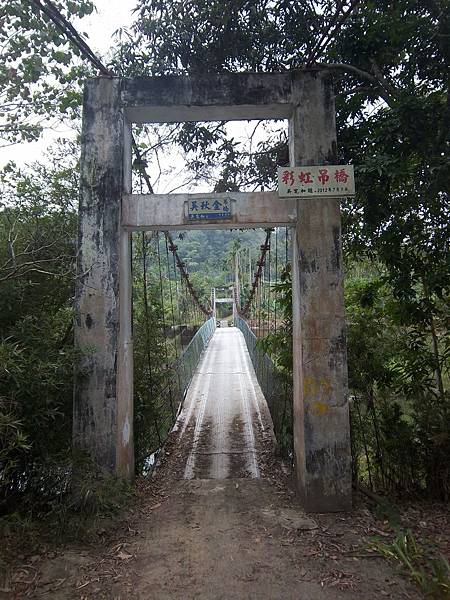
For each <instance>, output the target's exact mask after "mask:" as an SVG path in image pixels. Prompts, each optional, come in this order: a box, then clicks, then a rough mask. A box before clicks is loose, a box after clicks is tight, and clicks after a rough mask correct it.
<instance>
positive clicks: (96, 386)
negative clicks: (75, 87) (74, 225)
mask: <svg viewBox="0 0 450 600" xmlns="http://www.w3.org/2000/svg"><path fill="white" fill-rule="evenodd" d="M126 130H127V127H126V125H125V122H124V116H123V110H122V108H121V102H120V82H119V80H118V79H110V78H104V77H103V78H97V79H93V80H90V81H88V82H87V84H86V88H85V95H84V107H83V132H82V156H81V193H80V211H79V242H78V243H79V255H78V265H77V270H78V277H77V289H76V299H75V311H76V316H75V345H76V349H77V351H78V353H79V354H78V357H77V363H76V366H75V391H74V424H73V441H74V446H75V448H78V449H81V450H84V451H87V452H88V453H89V454H90V455H91V456H92V457H93V458H94V459H95V461H96V462H97V463H98V464H99V466H101V467H102V468H104V469H105V470H107V471H119V472H122V473H123V474H124V475H126V476H128V477H130V476H131V475H132V473H133V444H132V441H133V432H132V425H133V415H132V404H131V401H132V385H131V383H132V382H131V379H130V377H129V373H130V372H131V373H132V368H131V365H130V361H131V358H132V348H131V339H130V335H131V334H130V331H128V332H127V328H128V330H129V319H130V315H129V313H130V305H129V304H128V310H127V306H126V304H127V303H128V302H129V293H130V292H129V290H130V281H129V275H128V273H129V266H128V265H127V264H126V263H127V261H128V260H129V251H128V234H123V233H121V214H120V210H121V198H122V194H123V192H124V189H126V188H127V186H128V187H129V176H128V177H127V178H125V177H124V160H125V159H126V158H128V159H129V152H125V139H124V136H125V132H126ZM127 139H128V142H130V139H129V135H128V136H127ZM125 179H126V181H125ZM121 277H122V279H123V278H125V283H126V286H125V288H124V287H123V286H122V290H120V289H119V288H120V279H121ZM119 293H120V298H119ZM120 302H122V304H123V305H124V306H122V314H123V315H126V314H127V313H128V321H127V320H126V319H125V320H124V322H123V323H122V325H123V326H122V328H120V327H119V321H120V310H121V309H120ZM119 377H120V379H121V381H122V385H118V380H119Z"/></svg>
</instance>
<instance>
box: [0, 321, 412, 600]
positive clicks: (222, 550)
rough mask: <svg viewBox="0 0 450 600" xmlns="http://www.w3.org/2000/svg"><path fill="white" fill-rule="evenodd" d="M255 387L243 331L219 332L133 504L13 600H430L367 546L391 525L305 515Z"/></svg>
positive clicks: (24, 578) (30, 580)
mask: <svg viewBox="0 0 450 600" xmlns="http://www.w3.org/2000/svg"><path fill="white" fill-rule="evenodd" d="M254 384H255V381H254V372H253V371H252V368H251V365H250V363H249V359H248V354H247V351H246V348H245V346H243V345H242V340H241V334H240V333H239V332H238V331H237V330H232V329H230V330H226V329H224V330H219V331H218V332H217V334H216V335H215V336H214V338H213V340H212V342H211V344H210V347H209V349H208V352H207V353H206V354H205V356H204V357H203V360H202V361H201V363H200V365H199V369H198V372H197V374H196V376H195V377H194V379H193V382H192V384H191V388H190V391H189V394H188V397H187V400H186V405H185V409H184V411H183V413H182V415H181V419H180V421H179V422H178V424H177V427H176V431H175V432H174V433H173V434H172V436H171V439H170V441H169V443H168V444H167V446H166V454H165V457H164V459H163V461H162V464H161V465H160V467H159V468H158V469H157V471H156V474H155V476H154V477H153V479H152V480H151V481H145V482H140V483H139V496H140V497H139V501H138V503H137V506H136V507H135V508H134V510H133V511H131V512H130V513H129V514H128V515H127V517H126V518H125V519H124V520H123V521H122V522H121V523H120V524H119V525H115V526H114V528H100V529H99V531H98V532H97V538H98V539H97V540H96V542H95V543H91V544H86V545H84V546H79V545H78V546H68V547H66V548H64V549H62V550H59V551H52V552H51V553H49V552H46V553H43V554H42V555H38V556H32V557H27V558H25V560H24V561H22V564H21V566H20V567H18V568H17V570H16V571H15V573H14V574H13V583H12V586H11V591H10V592H9V593H6V592H5V593H6V595H5V593H4V595H3V597H7V598H26V597H32V598H49V599H53V600H63V599H79V600H81V599H94V598H95V599H106V600H113V599H117V600H126V599H129V598H136V599H151V600H172V599H173V600H178V599H179V600H189V599H194V598H195V599H199V600H220V599H224V600H225V599H242V600H244V599H255V600H256V599H258V600H269V599H270V600H272V599H283V600H291V599H292V600H316V599H317V600H341V599H342V600H344V599H357V600H375V599H376V600H379V599H380V597H381V598H392V599H395V600H400V599H406V598H409V599H416V598H421V597H422V596H421V595H420V594H419V593H418V592H417V590H416V589H414V588H412V586H410V585H409V584H408V583H407V582H406V581H405V580H404V579H403V578H401V577H400V576H399V575H398V574H396V573H395V572H394V571H393V570H392V569H391V567H390V566H389V565H388V564H387V563H386V562H385V561H384V560H383V559H381V558H378V557H376V555H375V554H373V553H370V552H368V551H367V548H368V541H369V539H370V537H372V536H374V535H381V536H383V535H385V532H384V531H383V530H382V529H380V527H382V525H380V522H379V521H376V520H375V519H374V517H373V516H372V515H371V513H370V512H369V511H368V510H367V508H366V507H365V506H364V504H360V505H356V507H355V509H354V510H353V511H352V512H351V513H349V514H336V515H305V514H304V513H303V511H302V510H301V507H300V506H299V504H298V502H297V500H296V498H295V495H294V493H293V492H292V489H291V487H292V486H291V483H290V481H289V478H288V477H286V476H285V475H284V473H283V469H282V465H281V464H280V463H279V462H278V461H277V460H276V459H275V458H274V454H273V439H272V436H271V433H270V419H269V418H268V413H267V407H266V406H265V402H264V399H263V397H262V395H261V391H260V389H259V387H258V386H256V387H255V385H254ZM105 529H106V530H105ZM13 590H14V591H13ZM0 597H2V594H1V592H0Z"/></svg>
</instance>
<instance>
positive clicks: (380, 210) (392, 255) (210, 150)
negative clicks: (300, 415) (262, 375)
mask: <svg viewBox="0 0 450 600" xmlns="http://www.w3.org/2000/svg"><path fill="white" fill-rule="evenodd" d="M55 4H56V5H57V6H58V7H59V9H60V10H61V12H62V13H63V14H64V15H66V16H67V17H68V18H69V19H72V20H73V19H74V18H75V17H77V18H79V19H81V23H82V18H83V16H86V15H89V14H90V13H91V12H92V11H93V10H94V5H95V2H91V1H89V0H70V1H69V0H59V1H58V2H55ZM333 5H334V3H333V2H329V1H328V0H320V1H318V2H309V1H308V2H307V1H300V2H296V3H293V2H288V1H284V0H283V1H276V2H268V1H259V2H242V1H234V0H233V1H231V2H227V3H223V2H218V1H216V0H214V1H211V0H209V1H208V2H204V1H203V0H196V1H194V2H185V0H174V1H173V2H171V3H166V2H161V1H160V0H136V10H135V13H134V15H135V21H134V24H133V25H132V26H131V27H130V28H129V29H126V30H125V29H123V30H120V31H119V32H118V33H117V35H116V37H115V41H114V45H113V46H112V47H111V50H110V52H109V54H108V55H107V56H105V57H102V58H103V59H104V61H106V63H107V66H108V68H109V69H111V72H113V73H115V74H118V75H124V76H136V75H139V76H140V75H162V74H178V75H181V74H195V73H220V72H230V71H231V72H238V71H256V72H267V71H284V70H286V69H296V68H301V67H302V66H304V64H305V62H306V60H307V59H308V57H311V56H312V57H313V59H314V62H315V63H317V64H324V65H325V64H327V65H328V67H329V68H330V70H331V71H332V73H333V75H334V83H335V92H336V107H337V128H338V146H339V160H340V162H342V163H350V164H353V165H354V166H355V172H356V186H357V193H356V197H355V198H351V199H350V198H349V199H345V200H344V201H343V203H342V218H343V239H344V255H345V270H346V283H345V299H346V313H347V342H348V364H349V388H350V391H349V393H350V402H351V425H352V452H353V477H354V480H355V482H357V481H358V482H359V483H360V484H361V485H365V486H367V487H370V488H371V489H372V491H374V492H377V493H381V494H387V495H391V497H396V498H404V497H411V496H413V497H420V498H428V499H433V500H438V501H448V500H449V499H450V466H449V460H448V457H449V455H450V426H449V424H450V390H449V384H450V372H449V367H450V327H449V325H450V297H449V292H450V253H449V239H450V235H449V233H450V231H449V217H450V202H449V188H450V186H449V184H450V155H449V147H450V140H449V133H450V90H449V83H450V81H449V71H448V65H449V64H450V4H449V2H448V0H417V1H412V0H398V1H397V2H389V1H387V0H381V1H379V2H370V1H363V2H360V3H359V4H358V7H357V8H356V9H355V10H354V11H353V12H352V14H351V15H350V16H349V18H348V19H347V20H346V21H345V22H343V23H342V24H341V25H340V27H339V31H338V32H336V34H335V35H334V36H330V39H328V40H327V39H326V38H325V39H322V37H321V32H322V31H323V28H324V21H325V22H328V21H329V20H331V17H332V15H333V10H332V8H333ZM0 23H1V25H0V42H1V49H0V55H1V58H2V61H1V63H2V64H1V65H0V88H1V89H0V103H1V109H0V113H1V114H0V117H1V123H0V133H1V135H2V138H3V140H4V144H5V145H8V144H20V143H24V144H25V143H27V142H29V141H32V140H36V139H38V138H39V137H40V136H41V135H43V131H44V126H45V123H51V122H53V121H57V122H66V123H67V122H70V123H71V126H72V127H74V128H75V129H76V130H77V132H78V133H79V131H80V118H81V98H82V85H83V81H84V79H85V78H86V77H90V76H95V75H96V70H95V68H94V67H93V66H92V65H91V64H90V63H89V62H88V61H87V60H85V58H84V57H83V56H82V55H81V53H80V51H79V50H78V49H77V48H76V47H74V46H73V45H72V44H71V43H70V42H69V41H68V40H67V39H66V38H65V36H64V35H63V34H62V33H61V32H60V31H58V30H57V29H55V27H54V25H53V24H52V23H51V22H50V21H48V19H45V18H43V16H42V15H41V14H40V11H39V10H38V9H37V8H36V6H35V5H34V4H33V3H28V2H22V1H21V0H12V1H11V2H8V3H6V4H5V5H3V6H2V7H1V8H0ZM321 39H322V42H323V43H320V44H319V45H318V44H317V42H318V40H321ZM261 129H262V130H264V131H263V133H261V135H260V137H259V138H258V137H257V136H255V141H254V143H253V145H252V146H251V148H250V149H249V148H248V146H245V145H243V144H242V143H240V142H239V141H238V140H237V139H234V137H233V135H232V134H231V133H230V130H229V129H227V126H226V124H225V123H198V124H194V123H186V124H182V125H180V124H174V125H170V126H165V128H158V127H156V126H142V127H141V126H140V127H136V128H135V135H136V137H137V139H138V146H139V148H140V151H141V154H142V156H143V162H142V161H141V162H139V161H138V160H136V161H135V164H134V167H135V179H134V182H135V187H136V189H139V185H140V189H141V190H142V189H143V186H144V191H147V190H145V184H143V182H142V176H141V175H142V173H141V170H142V168H143V166H142V165H143V164H144V165H145V167H146V168H147V169H148V171H149V173H150V174H151V177H152V184H155V189H156V188H157V186H158V181H159V180H160V178H162V177H163V176H164V173H161V171H160V170H159V171H158V166H157V165H158V162H159V158H160V156H162V155H164V152H169V151H170V149H171V148H172V149H173V148H176V149H177V152H179V153H180V154H181V155H182V156H183V160H184V166H183V169H184V172H185V182H186V186H187V187H186V188H185V189H189V190H193V189H196V187H197V186H203V187H205V186H206V187H207V188H208V189H209V190H211V191H233V190H238V189H255V190H263V189H275V187H276V183H275V182H276V169H277V166H279V165H285V164H287V160H288V159H287V140H286V128H285V125H284V124H283V123H275V124H274V125H273V126H272V127H270V128H269V127H268V128H267V129H264V123H263V124H261ZM79 151H80V144H79V135H77V137H76V139H70V140H67V139H66V140H60V141H59V142H57V143H54V144H53V145H52V147H51V149H50V151H49V152H48V153H47V155H46V156H43V157H39V158H38V160H36V161H35V162H33V163H32V164H29V165H27V166H22V165H18V164H15V163H14V162H7V163H6V164H5V166H4V167H3V169H2V170H1V173H0V189H1V198H0V468H1V474H0V513H1V514H2V515H3V517H2V518H3V521H4V523H6V524H7V527H9V528H10V529H8V531H14V526H15V525H14V523H16V524H17V522H18V521H20V520H21V519H22V520H23V519H34V518H38V517H42V516H43V515H49V514H50V515H51V514H56V515H57V518H58V519H62V516H61V512H62V509H61V506H62V505H63V503H64V500H63V498H64V497H65V494H66V492H67V490H68V488H69V487H70V486H71V481H70V473H71V472H72V471H71V469H72V464H73V461H74V460H75V461H76V460H82V458H80V457H75V458H74V457H72V454H71V430H72V387H73V386H72V384H73V363H74V350H73V316H74V315H73V296H74V283H75V259H76V254H77V205H78V200H77V199H78V186H79V181H78V178H79ZM135 158H136V157H135ZM166 175H167V174H166ZM172 235H173V239H174V240H175V243H176V245H177V248H178V252H179V255H180V257H181V258H182V260H183V261H184V262H185V264H186V267H187V269H188V271H189V274H190V277H191V281H192V283H193V285H194V287H195V289H196V290H197V291H198V294H199V297H200V298H201V300H202V301H203V302H204V303H207V302H208V301H209V298H210V294H211V288H213V287H218V288H219V287H224V286H225V287H226V286H227V285H229V284H230V282H232V281H233V280H234V277H235V266H236V254H239V257H240V258H239V260H240V262H239V265H240V267H239V274H240V281H241V285H242V290H243V298H245V295H246V294H247V295H248V293H249V289H250V283H251V280H252V275H253V274H254V271H255V268H256V267H255V263H256V260H257V259H258V256H259V254H260V246H261V244H262V243H263V242H264V237H265V232H264V231H262V230H249V231H239V230H234V231H227V230H222V231H213V230H202V231H189V232H181V233H180V232H172ZM273 235H274V234H273ZM277 236H278V237H277V241H276V242H273V238H272V255H271V259H270V261H271V263H269V266H271V269H272V282H271V292H270V293H269V294H268V296H267V300H266V318H267V319H268V326H267V331H266V335H265V336H264V339H262V340H261V344H262V346H261V347H263V348H264V350H265V351H266V352H267V353H268V354H269V356H270V357H271V360H272V361H273V364H274V365H275V367H276V368H277V369H278V371H279V373H280V376H281V377H283V378H284V379H285V380H286V381H288V380H290V378H291V377H292V352H291V350H290V348H291V344H290V336H291V318H292V314H291V302H290V276H289V266H286V265H287V264H288V263H289V256H290V254H289V249H288V248H287V247H286V232H285V231H284V230H279V231H278V232H277ZM166 244H167V240H165V238H164V235H163V234H162V233H161V234H159V233H158V234H156V233H147V234H137V233H136V234H134V236H133V277H134V288H133V302H134V316H133V326H134V339H135V408H136V410H135V420H136V423H135V430H136V465H137V469H138V472H142V470H143V469H144V468H145V465H146V460H147V459H148V457H149V456H150V455H151V454H152V453H153V452H155V451H156V450H157V448H158V447H159V445H160V444H162V443H163V441H164V438H165V436H166V435H167V433H168V431H169V429H170V426H171V424H172V422H173V421H172V417H173V415H172V414H171V413H170V411H169V412H168V408H167V406H168V405H167V402H166V400H165V399H163V400H164V401H162V400H161V398H162V393H163V392H162V391H164V390H166V389H167V382H166V380H165V379H164V378H165V377H166V375H165V374H164V373H165V372H166V370H167V366H168V365H169V363H171V362H172V361H173V360H175V359H176V358H178V357H179V355H180V354H181V353H182V352H183V351H184V350H185V348H186V346H187V344H188V343H189V339H191V337H189V336H188V337H186V338H183V333H182V329H179V330H177V329H176V327H175V324H180V323H182V324H183V327H184V329H186V328H187V329H188V330H189V328H190V329H191V333H192V335H193V333H195V330H196V329H197V328H198V327H199V326H200V324H201V323H202V322H203V320H204V315H201V314H199V313H198V312H197V313H196V312H195V311H192V309H190V308H189V304H188V294H187V291H186V289H184V288H183V287H182V281H181V279H180V274H179V273H178V272H177V269H176V268H175V267H174V265H173V262H171V258H170V257H169V258H167V256H168V254H167V256H166V252H167V248H166ZM275 249H276V251H277V255H278V259H277V264H276V265H275V263H274V260H275V258H274V257H275ZM158 259H159V264H158ZM161 261H162V267H161ZM164 261H165V262H164ZM161 268H162V269H166V274H165V275H164V277H162V276H161ZM266 268H267V267H266ZM177 278H178V279H177ZM161 279H163V283H162V284H161ZM177 286H178V287H177ZM175 297H176V303H175V308H174V300H173V299H174V298H175ZM275 306H276V309H275ZM270 310H272V313H273V311H274V310H277V311H278V315H279V322H278V327H277V329H276V331H275V330H274V329H273V330H271V329H272V328H271V321H270ZM190 311H191V312H190ZM268 315H269V316H268ZM149 323H151V327H150V325H149ZM170 327H172V330H171V336H167V332H168V330H169V328H170ZM185 335H186V334H185ZM167 337H169V341H168V342H167V341H166V340H167ZM167 344H168V346H167ZM155 390H157V391H155ZM161 390H162V391H161ZM158 420H159V422H160V426H158ZM155 423H156V425H155ZM90 468H92V470H93V471H92V473H93V474H92V480H91V479H88V478H87V479H86V480H85V482H84V485H85V486H88V487H89V485H93V484H92V481H93V480H94V479H95V466H92V465H91V467H90ZM83 498H84V499H83ZM71 502H72V504H71V508H73V506H76V507H79V506H80V503H81V504H82V503H83V502H86V497H85V496H83V495H82V494H81V495H80V496H79V497H78V500H77V501H76V502H75V501H71ZM77 502H78V504H77ZM98 502H99V503H100V504H101V502H106V501H105V500H104V499H103V500H102V499H99V500H98ZM108 502H109V500H108ZM108 502H106V504H108ZM64 506H65V505H64ZM66 510H68V509H67V507H66V506H65V508H64V511H66ZM92 510H95V508H93V509H92ZM11 528H12V529H11Z"/></svg>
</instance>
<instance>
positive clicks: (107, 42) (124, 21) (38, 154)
mask: <svg viewBox="0 0 450 600" xmlns="http://www.w3.org/2000/svg"><path fill="white" fill-rule="evenodd" d="M94 3H95V6H96V8H97V10H96V11H94V12H93V13H92V14H91V15H89V16H87V17H84V18H83V19H74V20H73V21H72V24H73V25H74V27H75V28H76V29H77V31H79V32H84V33H87V34H88V36H89V38H88V44H89V46H90V47H91V48H92V49H93V50H94V52H96V53H99V54H101V55H104V54H106V53H107V52H108V50H109V48H110V46H111V38H112V35H113V33H114V32H115V31H116V30H117V29H119V27H127V26H129V25H131V23H132V22H133V20H134V19H133V15H132V10H133V8H134V7H135V6H136V0H94ZM74 135H75V133H74V132H73V130H71V129H70V128H68V127H66V126H64V125H58V126H57V127H56V129H49V130H46V131H45V132H44V134H43V135H42V137H41V139H40V140H39V141H37V142H31V143H22V144H16V145H14V146H7V147H4V148H0V168H1V167H3V166H4V165H5V164H6V163H7V162H8V161H10V160H14V161H15V162H17V163H18V164H19V165H24V164H27V163H31V162H33V161H35V160H37V159H39V160H40V159H41V158H42V156H43V154H44V152H45V151H46V150H47V149H48V148H49V147H51V144H52V143H53V142H54V141H55V140H56V139H57V138H59V137H74Z"/></svg>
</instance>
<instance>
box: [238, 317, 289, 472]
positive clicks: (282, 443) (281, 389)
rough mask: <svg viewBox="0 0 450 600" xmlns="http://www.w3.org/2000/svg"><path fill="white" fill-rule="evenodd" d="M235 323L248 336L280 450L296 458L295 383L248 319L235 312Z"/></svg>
mask: <svg viewBox="0 0 450 600" xmlns="http://www.w3.org/2000/svg"><path fill="white" fill-rule="evenodd" d="M234 324H235V325H236V327H237V328H238V329H240V331H241V332H242V333H243V335H244V339H245V343H246V344H247V349H248V352H249V354H250V358H251V361H252V364H253V368H254V369H255V373H256V377H257V379H258V383H259V385H260V386H261V389H262V392H263V394H264V397H265V399H266V402H267V405H268V407H269V411H270V415H271V417H272V422H273V428H274V433H275V437H276V440H277V445H278V449H279V450H280V452H281V454H282V456H283V457H284V458H286V459H288V460H290V461H292V460H293V447H294V446H293V439H294V438H293V429H292V422H293V418H292V382H291V380H290V378H289V377H288V376H287V375H286V374H284V373H282V372H281V371H280V370H278V369H277V368H276V366H275V365H274V363H273V362H272V360H271V359H270V358H269V356H267V354H266V353H265V352H264V350H263V349H262V348H261V347H260V345H259V343H258V338H257V337H256V335H255V334H254V333H253V331H252V330H251V329H250V327H249V325H248V323H247V321H245V320H244V319H243V318H242V317H240V316H239V315H235V319H234Z"/></svg>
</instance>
